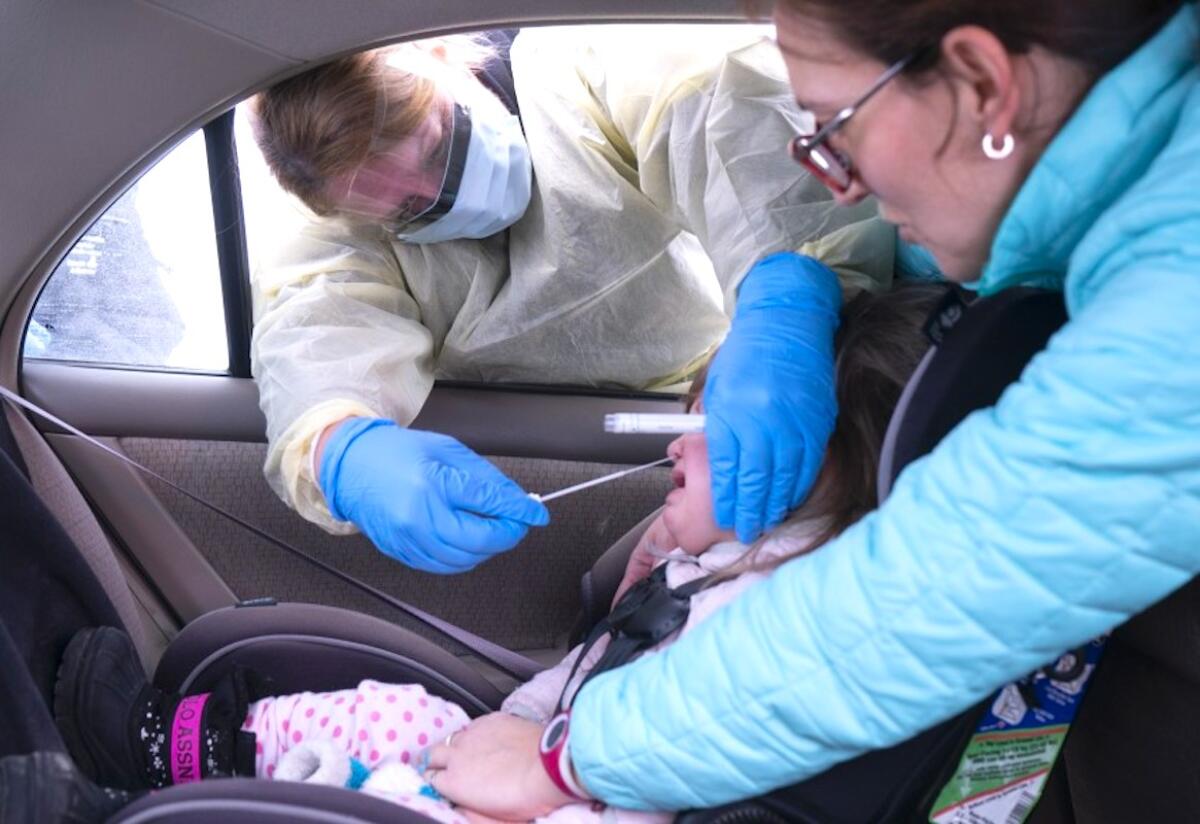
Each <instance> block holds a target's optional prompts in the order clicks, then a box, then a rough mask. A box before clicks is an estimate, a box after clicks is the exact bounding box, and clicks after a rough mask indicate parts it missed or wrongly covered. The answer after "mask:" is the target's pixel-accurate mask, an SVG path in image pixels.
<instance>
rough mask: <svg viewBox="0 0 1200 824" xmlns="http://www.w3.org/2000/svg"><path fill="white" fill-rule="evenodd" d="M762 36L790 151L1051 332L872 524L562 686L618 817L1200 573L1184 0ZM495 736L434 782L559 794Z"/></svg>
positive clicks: (1191, 71) (987, 679) (1196, 221)
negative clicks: (1028, 300)
mask: <svg viewBox="0 0 1200 824" xmlns="http://www.w3.org/2000/svg"><path fill="white" fill-rule="evenodd" d="M776 23H777V25H778V37H779V42H780V47H781V48H782V50H783V52H784V56H785V59H786V60H787V63H788V67H789V72H790V76H791V80H792V84H793V87H794V90H795V92H796V96H797V98H798V100H799V101H800V102H801V104H802V105H804V106H805V107H807V108H810V109H812V110H813V111H814V113H815V115H816V117H817V120H818V122H819V123H821V124H826V125H829V124H833V128H832V131H831V132H830V133H828V134H825V135H824V136H823V137H821V136H819V137H818V139H817V140H809V141H800V142H798V144H797V145H794V146H793V153H794V154H795V155H796V156H797V157H798V159H800V160H802V161H803V160H810V161H814V160H815V161H816V165H817V166H818V167H819V168H821V169H822V170H823V171H824V174H825V176H826V177H827V178H828V182H829V183H830V185H831V187H832V188H834V189H835V191H836V192H837V194H838V197H839V198H841V199H842V200H844V201H845V202H847V203H854V202H857V201H858V200H860V199H861V198H862V197H865V196H866V195H868V194H873V195H875V196H876V197H877V198H878V199H879V202H880V205H881V210H882V214H883V215H884V217H885V218H887V219H889V220H892V221H894V222H896V223H897V224H899V225H900V230H901V236H902V237H904V238H905V239H906V240H909V241H913V242H917V243H920V244H921V245H922V246H924V247H926V248H928V249H929V250H930V251H931V252H932V253H933V254H934V256H935V257H936V258H937V260H938V263H939V264H940V266H941V268H942V270H943V272H945V273H946V275H947V277H949V278H951V279H953V280H958V281H971V280H974V279H975V278H976V277H978V279H977V280H975V281H974V284H973V285H974V287H975V288H977V289H978V290H979V291H981V292H983V293H985V294H988V293H993V292H996V291H999V290H1001V289H1005V288H1007V287H1010V286H1014V285H1018V284H1025V285H1038V286H1049V287H1053V288H1058V289H1062V290H1063V291H1064V292H1065V295H1066V301H1067V307H1068V311H1069V315H1070V319H1069V322H1068V323H1067V324H1066V326H1064V327H1063V329H1062V330H1061V331H1060V332H1059V333H1058V334H1057V335H1055V337H1054V338H1053V340H1052V341H1051V343H1050V345H1049V347H1048V348H1047V350H1046V351H1045V352H1043V353H1042V354H1040V355H1039V356H1038V357H1037V358H1035V359H1034V361H1033V362H1032V363H1031V364H1030V365H1029V367H1028V368H1027V369H1026V371H1025V373H1024V375H1023V376H1022V378H1021V380H1020V381H1019V383H1018V384H1016V385H1014V386H1012V387H1011V388H1010V389H1009V390H1008V391H1007V392H1006V393H1005V394H1004V395H1003V397H1002V398H1001V400H1000V402H999V403H998V404H997V405H996V406H995V407H994V408H991V409H988V410H984V411H981V412H979V413H976V414H974V415H972V416H971V417H969V418H968V419H967V420H966V421H964V422H963V424H962V425H960V426H959V427H958V428H957V429H956V430H955V431H954V432H952V433H951V434H950V435H949V436H948V437H947V438H946V439H945V440H944V441H943V443H942V444H941V445H940V446H939V447H938V448H937V449H936V450H935V451H934V453H933V454H931V455H930V456H928V457H927V458H925V459H923V460H921V461H918V462H916V463H914V464H913V465H912V466H910V467H909V468H908V469H907V470H906V471H905V472H904V473H903V474H902V475H901V477H900V478H899V480H898V482H897V484H896V485H895V488H894V490H893V492H892V494H891V497H890V498H889V499H888V500H887V502H886V503H885V504H884V505H883V506H882V507H881V508H880V509H879V510H878V511H877V512H875V513H874V514H872V515H870V516H868V517H867V518H865V519H864V520H863V521H861V522H860V523H859V524H857V525H856V526H854V527H852V528H850V529H849V530H847V531H846V532H845V533H843V534H842V535H841V537H840V538H839V539H837V540H835V541H833V542H831V543H830V544H828V545H826V546H825V547H824V548H823V549H821V550H820V551H818V552H816V553H814V554H812V555H810V556H807V557H803V558H799V559H797V560H795V561H792V562H790V563H788V564H787V565H785V566H784V567H782V568H781V569H779V570H778V571H777V572H776V573H775V575H774V576H772V577H771V578H770V579H769V580H768V581H766V582H763V583H762V584H761V585H759V586H757V587H756V588H754V589H752V590H751V591H750V592H748V593H747V594H746V595H745V596H744V597H742V598H741V599H740V600H738V601H736V602H734V603H733V604H731V605H730V606H729V607H727V608H726V609H725V610H724V611H723V612H722V613H720V614H718V615H716V616H714V617H713V618H712V619H711V620H710V621H709V622H708V623H707V624H706V625H704V626H703V627H701V628H700V629H698V630H697V631H696V632H694V633H692V634H690V635H688V636H687V637H686V638H683V639H681V640H680V641H679V643H677V644H676V645H675V646H674V647H672V648H671V649H670V650H669V651H668V652H667V653H665V654H663V655H658V656H654V657H651V658H647V659H644V660H640V661H637V662H634V663H633V664H631V665H629V666H626V667H623V668H621V669H619V670H616V671H613V672H610V673H607V674H605V675H603V676H601V677H599V678H596V679H595V680H594V681H593V682H591V683H590V684H589V685H588V686H587V687H585V688H584V689H583V690H581V692H580V694H579V696H578V698H577V699H576V702H575V705H574V708H573V710H572V715H571V717H570V728H569V738H568V741H567V744H566V754H567V756H569V758H564V759H562V760H561V761H560V762H559V764H560V766H567V767H570V768H573V769H574V772H575V775H576V777H577V778H578V779H579V781H580V783H581V785H582V787H583V788H584V789H586V790H587V791H588V792H589V793H591V794H592V795H594V796H596V797H597V798H600V799H602V800H604V801H608V802H611V803H614V804H618V805H620V806H623V807H634V808H647V809H668V810H672V809H685V808H689V807H705V806H713V805H716V804H719V803H722V802H726V801H729V800H732V799H737V798H744V797H749V796H753V795H756V794H760V793H762V792H765V791H767V790H770V789H772V788H775V787H779V786H781V785H785V784H789V783H792V782H796V781H798V780H801V779H804V778H806V777H808V776H811V775H814V774H816V773H819V772H821V771H823V770H825V769H827V768H828V767H830V766H832V765H833V764H835V763H837V762H839V761H843V760H845V759H848V758H850V757H852V756H855V755H857V754H859V753H862V752H864V751H867V750H871V749H875V748H879V747H885V746H888V745H891V744H894V743H896V742H900V741H903V740H905V739H907V738H910V737H911V736H913V735H914V734H916V733H917V732H919V731H920V730H923V729H926V728H928V727H929V726H931V725H933V724H934V723H936V722H938V721H940V720H942V719H945V718H948V717H950V716H952V715H954V714H956V713H959V712H961V711H962V710H964V709H965V708H967V707H969V706H970V705H972V704H973V703H975V702H977V701H979V700H980V699H982V698H984V697H985V696H986V695H988V694H989V693H990V692H991V691H993V690H995V689H996V688H997V687H998V686H1000V685H1001V684H1003V683H1005V682H1006V681H1009V680H1012V679H1014V678H1016V677H1019V676H1021V675H1023V674H1025V673H1027V672H1029V671H1031V670H1033V669H1035V668H1037V667H1039V666H1041V665H1043V664H1045V663H1046V662H1047V661H1050V660H1053V659H1054V658H1055V657H1056V656H1057V655H1058V654H1059V653H1061V652H1062V651H1063V650H1065V649H1068V648H1072V647H1075V646H1078V645H1079V644H1081V643H1083V642H1085V641H1086V640H1087V639H1090V638H1092V637H1094V636H1097V635H1099V634H1101V633H1104V632H1105V631H1107V630H1110V629H1112V628H1113V627H1116V626H1118V625H1119V624H1121V623H1122V622H1124V621H1125V620H1126V619H1128V618H1129V617H1130V616H1132V615H1134V614H1136V613H1138V612H1140V611H1142V610H1144V609H1145V608H1146V607H1148V606H1150V605H1151V604H1153V603H1155V602H1157V601H1159V600H1161V599H1162V598H1163V597H1165V596H1166V595H1168V594H1169V593H1171V592H1172V591H1173V590H1175V589H1177V588H1178V587H1180V586H1181V585H1183V584H1184V583H1186V582H1187V581H1188V580H1190V579H1191V578H1192V577H1193V576H1194V575H1195V574H1196V573H1197V572H1198V571H1200V61H1198V55H1200V12H1198V10H1197V7H1196V4H1195V3H1194V2H1186V3H1185V2H1180V0H1011V1H1010V2H1004V3H998V2H994V0H974V1H973V2H971V1H969V0H920V2H910V3H894V2H881V0H785V2H780V3H779V4H777V10H776ZM931 45H934V46H936V48H930V46H931ZM901 64H902V65H901ZM889 66H901V67H900V68H899V69H898V73H897V74H895V75H894V76H891V77H886V78H885V77H884V72H885V70H886V69H887V68H888V67H889ZM877 79H879V80H882V84H881V85H879V86H878V87H877V90H876V91H875V94H874V95H873V96H871V97H870V99H869V100H868V101H866V102H865V103H863V104H862V105H861V106H859V107H858V108H856V109H855V110H854V114H853V115H852V116H851V117H850V118H849V119H847V120H845V121H844V122H840V123H839V121H840V120H841V118H842V117H843V116H844V114H845V107H846V106H847V104H848V103H850V102H851V101H855V100H856V99H859V98H860V97H861V96H862V95H863V92H864V90H867V89H871V88H873V83H874V82H875V81H876V80H877ZM748 128H752V126H750V125H749V124H748ZM813 143H816V144H818V146H813V145H812V144H813ZM818 155H819V156H818ZM980 272H982V276H979V273H980ZM497 721H498V720H497V719H492V718H488V719H484V720H483V721H482V722H478V723H477V724H476V726H474V727H472V728H469V729H468V730H467V731H465V732H464V733H463V734H462V735H460V736H458V737H456V739H455V741H454V744H453V747H451V748H448V750H447V751H446V752H442V753H440V754H439V757H438V759H437V762H438V766H439V767H444V768H445V772H444V773H443V774H441V775H438V776H437V786H438V788H439V789H441V790H443V791H445V792H448V794H451V795H454V796H456V798H457V799H458V800H461V801H462V802H463V803H465V804H467V805H468V806H471V807H474V808H479V809H485V810H486V809H494V810H504V811H506V812H508V813H509V814H512V815H515V816H518V817H519V816H520V815H523V814H527V813H529V812H536V811H537V810H538V809H544V808H545V806H547V805H552V804H554V803H556V799H557V797H556V795H555V793H556V792H557V790H556V789H555V788H554V785H553V783H551V781H550V779H549V778H547V775H546V773H544V772H543V771H541V770H540V769H539V767H538V764H537V758H538V754H537V744H538V736H539V734H540V732H541V730H540V729H538V728H523V727H516V726H502V725H500V724H498V723H497ZM497 752H503V753H505V757H504V758H503V759H495V758H493V759H492V760H491V761H490V762H488V763H492V764H493V765H494V767H493V769H492V772H493V773H494V774H495V780H494V781H488V782H483V781H480V780H479V777H480V775H483V774H485V771H484V769H483V768H482V767H481V763H483V762H487V759H488V756H489V755H494V754H495V753H497ZM1193 767H1194V765H1193ZM460 770H461V772H460ZM460 775H462V776H467V777H469V778H470V779H473V780H474V782H476V783H475V784H474V785H473V786H472V787H467V786H466V784H467V782H465V781H462V782H460V781H459V778H458V777H459V776H460ZM522 804H525V805H526V806H522ZM506 805H507V806H506Z"/></svg>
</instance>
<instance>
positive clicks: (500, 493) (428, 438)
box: [319, 418, 550, 574]
mask: <svg viewBox="0 0 1200 824" xmlns="http://www.w3.org/2000/svg"><path fill="white" fill-rule="evenodd" d="M319 474H320V479H319V480H320V484H321V491H322V492H324V493H325V500H326V501H327V502H328V503H329V510H330V512H331V513H333V517H335V518H337V519H338V520H342V521H351V522H353V523H354V524H355V525H356V526H358V528H359V529H361V530H362V531H363V533H364V534H365V535H366V536H367V537H368V538H370V539H371V541H373V542H374V544H375V546H377V547H379V549H380V550H381V551H382V552H383V553H384V554H385V555H390V556H391V557H393V558H395V559H396V560H398V561H402V562H403V563H405V564H407V565H408V566H410V567H414V568H415V569H421V570H424V571H426V572H437V573H443V574H449V573H455V572H466V571H467V570H469V569H471V568H472V567H474V566H476V565H477V564H479V563H481V562H483V561H486V560H487V559H488V558H490V557H492V556H493V555H496V554H497V553H500V552H504V551H505V550H508V549H512V548H513V547H514V546H516V545H517V543H518V542H519V541H520V540H521V539H522V538H524V537H525V533H526V532H527V531H528V530H529V527H530V526H545V525H546V524H548V523H549V522H550V513H549V512H548V511H547V510H546V507H545V506H544V505H543V504H542V503H541V502H540V501H535V500H533V499H532V498H530V497H529V496H528V495H526V494H525V492H524V491H523V490H522V489H521V487H519V486H517V485H516V484H515V483H513V482H512V481H511V480H509V479H508V478H507V477H505V476H504V474H503V473H502V472H501V471H500V470H499V469H497V468H496V467H495V466H493V465H492V464H491V463H489V462H488V461H486V460H484V459H483V458H481V457H480V456H479V455H476V454H475V453H474V452H472V451H471V450H470V449H468V448H467V447H465V446H463V445H462V444H461V443H459V442H458V441H457V440H455V439H454V438H451V437H448V436H446V435H439V434H437V433H436V432H423V431H420V430H415V429H405V428H403V427H401V426H399V425H397V424H396V423H394V422H393V421H389V420H384V419H382V418H351V419H350V420H348V421H346V422H344V423H342V424H340V425H339V426H338V427H337V428H336V429H335V430H334V431H333V433H332V434H331V435H330V436H329V439H328V440H327V441H326V442H325V447H324V451H323V452H322V454H321V467H320V471H319Z"/></svg>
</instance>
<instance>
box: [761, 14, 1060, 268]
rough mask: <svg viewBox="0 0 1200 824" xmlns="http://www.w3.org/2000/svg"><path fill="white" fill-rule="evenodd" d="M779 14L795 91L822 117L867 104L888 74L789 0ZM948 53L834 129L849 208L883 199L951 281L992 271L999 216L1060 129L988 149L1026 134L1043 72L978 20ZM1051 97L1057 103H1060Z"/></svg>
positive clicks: (949, 38) (883, 208)
mask: <svg viewBox="0 0 1200 824" xmlns="http://www.w3.org/2000/svg"><path fill="white" fill-rule="evenodd" d="M775 9H776V11H775V23H776V32H777V37H778V40H779V46H780V49H781V51H782V52H783V57H784V61H785V63H786V65H787V70H788V77H789V79H790V81H791V84H792V89H793V91H794V92H795V96H796V99H797V101H798V102H799V104H800V105H801V107H802V108H804V109H807V110H808V111H810V112H812V114H813V115H814V116H815V117H816V120H817V122H818V123H825V122H828V121H829V120H830V119H832V118H833V117H834V116H835V115H836V114H837V113H838V112H839V111H840V110H841V109H842V108H844V107H845V106H847V105H849V104H851V103H853V102H854V101H855V100H857V99H858V98H859V96H861V95H862V93H863V92H864V91H865V90H866V89H867V88H869V87H870V86H871V84H872V83H873V82H874V81H875V79H876V78H878V77H879V76H880V75H881V74H882V73H883V72H884V71H885V70H886V69H887V66H885V65H883V64H882V63H880V62H878V61H876V60H874V59H871V58H868V57H865V56H863V55H861V54H860V53H858V52H856V51H854V50H853V49H851V48H850V47H849V46H847V45H845V44H842V43H840V42H839V41H838V40H837V39H836V38H835V37H834V36H833V34H832V33H831V32H830V31H828V30H827V29H826V28H824V27H822V26H821V24H819V23H817V22H814V21H813V20H812V19H810V18H807V17H803V16H801V15H800V14H798V13H797V12H796V11H793V10H790V9H789V8H788V4H786V3H777V4H776V5H775ZM942 52H943V63H945V64H947V66H946V68H947V71H946V72H944V73H943V77H939V75H938V74H937V73H932V74H929V75H927V76H923V77H920V78H917V79H912V78H909V77H907V76H906V75H903V74H902V75H900V76H899V77H896V78H894V79H893V80H892V81H890V82H889V83H888V84H887V85H886V86H885V87H884V88H883V89H881V90H880V91H879V92H878V93H877V94H876V95H875V96H874V97H872V98H871V99H870V100H868V101H867V102H866V103H865V104H863V106H862V108H861V109H860V110H859V111H858V112H857V113H856V114H855V115H854V116H853V117H851V118H850V120H849V121H848V122H847V123H846V124H845V126H844V127H843V128H842V129H840V130H839V131H837V132H835V133H834V135H833V136H832V138H831V139H830V145H831V147H832V148H833V149H836V150H837V151H839V152H842V153H843V154H845V155H846V156H848V157H849V158H850V160H851V162H852V169H853V181H852V183H851V185H850V189H849V190H848V191H847V192H845V193H844V194H837V193H835V195H836V196H837V199H838V200H839V201H840V202H841V203H843V204H846V205H850V204H854V203H857V202H859V201H860V200H862V199H863V198H865V197H867V196H868V195H874V196H875V197H876V198H877V199H878V201H879V206H880V214H881V215H882V216H883V218H884V219H885V220H887V221H889V222H891V223H894V224H896V226H897V227H898V228H899V230H900V235H901V237H902V238H904V239H905V240H907V241H909V242H913V243H918V244H920V245H922V246H924V247H925V248H926V249H928V250H929V251H930V252H932V253H933V255H934V257H935V258H937V261H938V264H939V266H940V267H941V269H942V271H943V272H944V273H945V274H946V276H947V277H948V278H949V279H951V280H954V281H959V282H962V281H969V280H973V279H975V278H977V277H979V275H980V274H981V271H982V269H983V267H984V264H985V263H986V262H987V259H988V255H989V252H990V248H991V242H992V238H993V237H994V235H995V233H996V230H997V228H998V226H999V224H1000V221H1001V219H1002V217H1003V216H1004V213H1005V211H1006V210H1007V208H1008V205H1009V203H1010V202H1011V201H1012V198H1013V197H1014V196H1015V194H1016V191H1017V189H1018V188H1019V187H1020V184H1021V182H1022V181H1023V180H1024V178H1025V176H1026V174H1027V173H1028V171H1029V169H1030V168H1032V165H1033V163H1034V162H1035V161H1036V158H1037V155H1038V154H1039V153H1040V151H1041V148H1042V147H1043V146H1044V145H1045V142H1046V141H1048V139H1049V135H1046V136H1044V139H1042V140H1040V141H1038V140H1036V139H1034V138H1028V137H1026V138H1023V137H1022V135H1021V134H1016V135H1015V136H1016V138H1017V150H1016V151H1015V152H1014V153H1013V154H1012V155H1011V156H1009V157H1008V158H1006V159H1004V160H992V159H989V158H988V157H987V156H985V155H984V153H983V150H982V146H981V144H982V140H983V138H984V136H985V135H986V134H989V133H991V134H993V135H994V137H995V139H996V145H997V146H999V145H1000V143H1001V141H1002V139H1003V137H1004V135H1005V134H1007V133H1010V132H1015V131H1016V127H1015V123H1016V121H1017V114H1018V112H1019V106H1020V102H1021V99H1022V97H1025V98H1028V97H1029V94H1028V92H1029V89H1028V87H1029V84H1030V83H1031V82H1033V78H1034V77H1035V72H1033V71H1032V70H1031V69H1030V65H1029V64H1031V63H1032V62H1035V61H1034V57H1027V58H1022V60H1020V61H1018V60H1016V59H1012V58H1010V56H1009V55H1008V54H1007V52H1005V51H1004V49H1003V47H1002V46H1000V44H999V42H998V41H996V40H995V38H994V37H992V35H990V34H989V33H988V32H986V31H984V30H983V29H978V28H976V27H962V28H961V29H956V30H955V31H954V32H951V33H950V34H947V35H946V37H945V38H943V41H942ZM960 62H961V64H962V65H961V67H960V66H959V65H958V64H959V63H960ZM959 68H961V69H962V73H961V74H960V73H959V72H958V71H957V70H958V69H959ZM944 78H948V80H946V82H943V79H944ZM1047 102H1048V103H1049V104H1050V106H1051V108H1054V101H1053V100H1048V101H1047ZM1039 105H1040V104H1039Z"/></svg>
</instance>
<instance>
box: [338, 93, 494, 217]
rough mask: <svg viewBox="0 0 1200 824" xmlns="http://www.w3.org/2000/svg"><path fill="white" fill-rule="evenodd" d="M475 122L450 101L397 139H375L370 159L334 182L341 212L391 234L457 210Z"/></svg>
mask: <svg viewBox="0 0 1200 824" xmlns="http://www.w3.org/2000/svg"><path fill="white" fill-rule="evenodd" d="M470 135H471V118H470V115H468V114H467V111H466V110H465V109H464V108H463V107H462V106H459V105H458V104H456V103H454V102H453V101H451V100H450V99H448V98H440V99H439V100H438V101H437V102H436V104H435V106H434V110H433V111H432V112H430V116H429V117H427V118H426V119H425V121H424V122H423V123H422V124H421V125H420V126H419V127H418V128H417V129H416V130H414V131H413V132H412V133H411V134H409V135H407V136H405V137H404V138H401V139H400V140H398V141H390V142H388V143H386V144H384V143H381V141H380V140H379V139H378V138H377V139H376V140H375V141H373V144H374V145H372V147H371V150H370V154H369V157H368V159H367V160H366V161H365V162H363V163H362V164H361V165H359V166H358V167H357V168H356V169H354V170H353V171H352V172H350V173H349V174H345V175H342V176H340V177H338V178H335V179H334V180H333V181H331V184H330V187H331V193H332V195H333V197H334V198H335V200H336V201H337V203H338V211H339V212H342V213H343V214H347V215H352V216H354V217H356V218H362V219H364V220H367V221H370V222H375V223H380V224H382V225H384V226H385V227H387V229H388V230H389V231H394V232H400V231H416V230H418V229H420V228H423V227H424V226H427V225H429V224H430V223H431V222H433V221H435V220H437V219H438V218H440V217H442V216H444V215H445V214H446V213H447V212H449V211H450V209H451V208H452V207H453V206H454V202H455V200H456V199H457V197H458V191H459V187H460V186H461V185H462V175H463V168H464V166H465V165H466V159H467V147H468V146H469V144H470Z"/></svg>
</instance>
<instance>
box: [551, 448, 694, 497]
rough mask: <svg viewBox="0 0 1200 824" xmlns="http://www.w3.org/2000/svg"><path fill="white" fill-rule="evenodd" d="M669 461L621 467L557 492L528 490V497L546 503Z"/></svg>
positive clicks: (660, 459)
mask: <svg viewBox="0 0 1200 824" xmlns="http://www.w3.org/2000/svg"><path fill="white" fill-rule="evenodd" d="M670 462H671V459H670V458H659V459H658V460H657V461H654V462H653V463H648V464H642V465H641V466H635V467H633V468H632V469H622V470H621V471H620V472H614V473H612V474H611V475H604V476H603V477H600V478H593V479H592V480H590V481H584V482H583V483H581V484H575V485H574V486H568V487H567V488H566V489H560V490H558V491H557V492H547V493H546V494H545V495H539V494H537V493H536V492H530V493H529V497H530V498H533V499H534V500H535V501H541V502H542V503H546V501H553V500H554V499H555V498H561V497H562V496H563V495H570V494H571V493H572V492H578V491H579V490H581V489H587V488H588V487H590V486H596V485H598V484H606V483H608V482H609V481H615V480H616V479H617V478H623V477H625V476H626V475H632V474H633V473H634V472H641V471H642V470H643V469H650V468H651V467H654V466H662V465H663V464H665V463H670Z"/></svg>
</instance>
